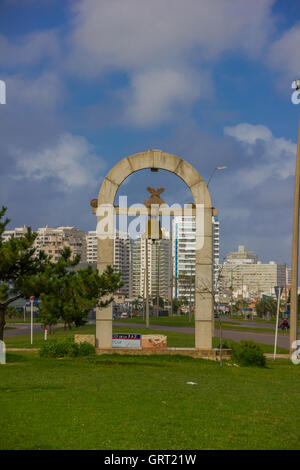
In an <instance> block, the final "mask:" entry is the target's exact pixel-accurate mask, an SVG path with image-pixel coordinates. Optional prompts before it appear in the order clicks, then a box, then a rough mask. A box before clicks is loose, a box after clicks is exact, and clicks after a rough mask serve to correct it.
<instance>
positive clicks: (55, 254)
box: [3, 226, 86, 263]
mask: <svg viewBox="0 0 300 470" xmlns="http://www.w3.org/2000/svg"><path fill="white" fill-rule="evenodd" d="M25 233H27V227H26V226H24V227H19V228H15V229H14V230H6V231H5V232H4V233H3V239H4V240H8V239H9V238H10V237H11V236H15V237H21V236H24V235H25ZM36 233H37V237H36V239H35V241H34V246H35V247H36V253H37V254H38V253H39V252H40V251H41V250H43V251H44V252H45V253H46V254H47V255H48V256H50V257H51V259H52V261H54V262H55V261H57V260H58V258H59V257H60V253H61V251H62V250H63V249H64V248H65V247H69V248H70V249H71V253H72V259H74V257H75V256H76V255H77V254H79V255H80V256H81V259H80V261H81V262H83V263H84V262H86V234H85V232H84V231H83V230H79V229H77V228H76V227H58V228H50V227H48V226H46V227H40V228H38V229H37V230H36Z"/></svg>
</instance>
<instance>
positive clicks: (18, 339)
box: [4, 324, 288, 354]
mask: <svg viewBox="0 0 300 470" xmlns="http://www.w3.org/2000/svg"><path fill="white" fill-rule="evenodd" d="M95 330H96V328H95V325H85V326H81V327H79V328H74V329H72V330H64V329H63V328H58V329H57V330H55V332H54V333H53V334H49V335H48V339H49V340H51V339H52V338H53V339H55V338H57V339H61V338H64V337H69V336H72V337H73V336H74V334H95ZM113 331H114V333H137V334H139V333H140V334H163V335H166V336H167V338H168V341H167V344H168V346H169V347H174V348H175V347H182V348H188V347H190V348H193V347H194V346H195V338H194V335H192V334H190V333H178V332H175V331H166V330H164V329H163V326H162V329H161V330H151V329H150V330H146V329H145V328H133V327H130V324H124V326H114V327H113ZM4 341H5V344H6V347H7V348H39V347H40V346H41V345H42V344H43V342H44V332H43V331H42V330H41V332H40V333H34V335H33V344H32V345H31V344H30V335H29V334H27V335H18V336H12V337H9V336H8V337H6V338H5V336H4ZM223 341H224V342H227V343H228V342H229V341H230V340H225V339H224V340H223ZM218 344H219V339H218V338H213V347H217V346H218ZM261 348H262V350H263V351H264V352H265V353H272V352H273V349H274V348H273V346H272V345H271V344H261ZM277 353H278V354H280V353H282V354H285V353H288V350H287V349H285V348H281V347H277Z"/></svg>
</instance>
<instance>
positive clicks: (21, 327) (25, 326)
mask: <svg viewBox="0 0 300 470" xmlns="http://www.w3.org/2000/svg"><path fill="white" fill-rule="evenodd" d="M6 326H8V327H10V326H11V327H13V328H14V329H13V330H4V338H8V337H10V336H19V335H27V334H28V335H30V323H7V325H6ZM62 326H63V325H62V324H58V325H55V326H54V327H53V328H61V327H62ZM41 331H43V329H42V326H41V323H34V324H33V332H34V333H40V332H41Z"/></svg>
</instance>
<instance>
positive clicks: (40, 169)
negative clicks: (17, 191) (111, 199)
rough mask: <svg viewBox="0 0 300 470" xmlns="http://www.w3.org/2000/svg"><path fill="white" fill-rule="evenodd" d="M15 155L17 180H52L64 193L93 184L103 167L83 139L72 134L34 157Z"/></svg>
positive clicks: (38, 152)
mask: <svg viewBox="0 0 300 470" xmlns="http://www.w3.org/2000/svg"><path fill="white" fill-rule="evenodd" d="M15 154H16V156H17V157H18V160H17V173H16V176H15V177H16V178H18V179H20V178H32V179H33V180H46V179H47V178H55V179H57V180H58V181H59V186H60V189H64V190H66V191H68V190H72V189H77V188H79V187H82V186H92V185H94V184H96V183H97V181H99V174H100V171H101V170H102V169H103V167H104V161H103V160H102V159H101V158H99V157H97V156H96V155H95V153H94V152H93V147H92V146H91V145H90V144H89V143H88V142H87V141H86V139H85V138H84V137H81V136H75V135H72V134H63V135H61V136H60V137H59V139H58V140H57V142H56V143H55V144H54V145H53V146H51V147H48V148H43V149H42V150H40V151H37V152H35V153H34V152H31V153H26V154H24V153H23V152H21V151H20V150H16V151H15ZM97 177H98V178H97Z"/></svg>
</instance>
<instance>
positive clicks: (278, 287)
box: [274, 286, 283, 299]
mask: <svg viewBox="0 0 300 470" xmlns="http://www.w3.org/2000/svg"><path fill="white" fill-rule="evenodd" d="M274 289H275V294H276V298H277V299H278V297H279V298H280V297H281V294H282V291H283V287H282V286H275V287H274Z"/></svg>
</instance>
